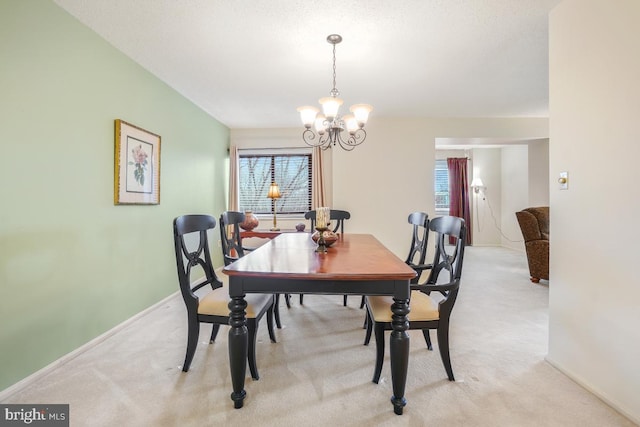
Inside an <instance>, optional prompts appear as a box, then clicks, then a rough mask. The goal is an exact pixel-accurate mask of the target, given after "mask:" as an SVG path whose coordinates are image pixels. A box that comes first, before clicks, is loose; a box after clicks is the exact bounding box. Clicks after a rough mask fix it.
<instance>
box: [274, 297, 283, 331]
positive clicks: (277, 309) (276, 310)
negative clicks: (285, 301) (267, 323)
mask: <svg viewBox="0 0 640 427" xmlns="http://www.w3.org/2000/svg"><path fill="white" fill-rule="evenodd" d="M273 317H275V319H276V326H277V327H278V329H282V323H280V294H276V303H275V306H274V307H273Z"/></svg>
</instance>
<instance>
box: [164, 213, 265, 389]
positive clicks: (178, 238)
mask: <svg viewBox="0 0 640 427" xmlns="http://www.w3.org/2000/svg"><path fill="white" fill-rule="evenodd" d="M215 226H216V220H215V218H214V217H212V216H210V215H183V216H179V217H177V218H175V219H174V220H173V240H174V246H175V252H176V265H177V268H178V282H179V283H180V292H181V293H182V298H183V300H184V303H185V305H186V307H187V325H188V334H187V336H188V337H187V354H186V356H185V359H184V364H183V366H182V370H183V371H184V372H187V371H188V370H189V367H190V366H191V361H192V360H193V356H194V354H195V352H196V347H197V344H198V337H199V334H200V323H211V324H212V325H213V330H212V331H211V338H210V339H209V343H213V342H214V341H215V339H216V336H217V334H218V330H219V329H220V325H228V324H229V307H228V304H229V300H230V299H229V289H228V286H226V285H223V282H221V281H220V280H219V279H218V277H217V276H216V274H215V271H214V268H213V263H212V262H211V254H210V251H209V239H208V232H209V231H210V230H213V229H214V228H215ZM195 275H197V276H199V277H197V278H194V277H192V276H195ZM207 285H209V286H211V290H210V291H208V292H207V293H206V294H204V295H202V291H201V292H200V293H198V294H197V293H196V292H197V291H198V290H200V289H202V288H204V287H205V286H207ZM245 300H246V301H247V308H246V309H245V311H246V316H247V330H248V333H249V348H248V355H247V359H248V363H249V369H250V371H251V377H252V378H253V379H255V380H257V379H258V378H259V375H258V368H257V364H256V335H257V331H258V323H259V322H260V319H262V317H264V315H265V314H266V317H267V327H268V329H269V338H270V339H271V342H274V343H275V342H276V338H275V334H274V331H273V307H274V304H275V297H274V296H273V295H270V294H248V295H247V296H246V297H245Z"/></svg>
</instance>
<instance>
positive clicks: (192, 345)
mask: <svg viewBox="0 0 640 427" xmlns="http://www.w3.org/2000/svg"><path fill="white" fill-rule="evenodd" d="M188 324H189V326H188V328H189V331H188V333H187V355H186V356H185V358H184V363H183V364H182V370H183V371H184V372H187V371H188V370H189V367H190V366H191V361H192V360H193V355H194V354H196V346H197V345H198V336H199V335H200V322H199V321H198V318H197V317H193V318H191V317H190V318H189V319H188Z"/></svg>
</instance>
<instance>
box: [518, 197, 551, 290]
mask: <svg viewBox="0 0 640 427" xmlns="http://www.w3.org/2000/svg"><path fill="white" fill-rule="evenodd" d="M516 217H517V218H518V223H519V224H520V229H521V230H522V237H524V247H525V249H526V251H527V260H528V261H529V274H530V275H531V281H532V282H533V283H538V282H539V281H540V279H544V280H549V207H548V206H541V207H535V208H527V209H523V210H521V211H520V212H516Z"/></svg>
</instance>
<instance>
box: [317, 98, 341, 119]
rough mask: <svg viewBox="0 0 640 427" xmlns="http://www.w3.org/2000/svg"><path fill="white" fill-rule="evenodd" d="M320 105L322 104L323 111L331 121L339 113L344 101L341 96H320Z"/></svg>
mask: <svg viewBox="0 0 640 427" xmlns="http://www.w3.org/2000/svg"><path fill="white" fill-rule="evenodd" d="M319 102H320V105H322V112H323V113H324V115H325V116H327V119H328V120H329V121H332V120H333V119H334V118H335V117H336V116H337V115H338V110H339V109H340V106H341V105H342V103H343V102H344V101H342V99H340V98H336V97H333V96H329V97H326V98H320V101H319Z"/></svg>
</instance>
